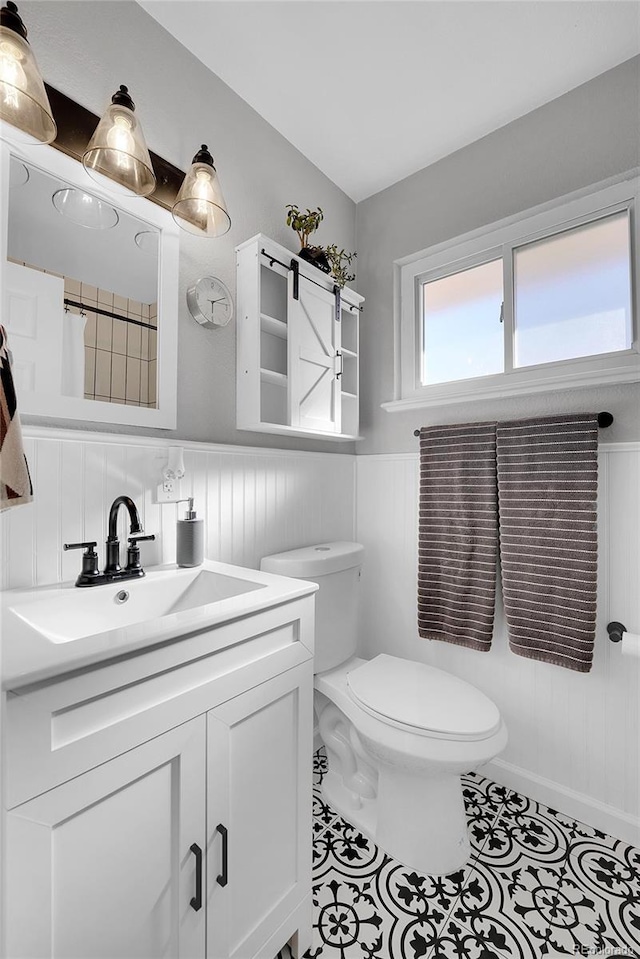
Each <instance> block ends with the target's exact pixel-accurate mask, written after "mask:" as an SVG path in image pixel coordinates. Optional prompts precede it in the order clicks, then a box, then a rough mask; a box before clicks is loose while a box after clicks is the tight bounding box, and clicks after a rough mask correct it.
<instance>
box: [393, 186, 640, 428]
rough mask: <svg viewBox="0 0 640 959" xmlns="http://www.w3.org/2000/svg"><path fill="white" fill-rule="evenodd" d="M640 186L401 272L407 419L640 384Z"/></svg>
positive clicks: (498, 230) (590, 199)
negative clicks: (637, 323) (459, 406)
mask: <svg viewBox="0 0 640 959" xmlns="http://www.w3.org/2000/svg"><path fill="white" fill-rule="evenodd" d="M637 190H638V180H637V179H635V180H625V181H623V182H621V183H617V184H615V185H613V186H610V187H607V188H605V189H603V190H598V191H597V192H592V193H590V194H586V195H585V194H583V195H581V196H577V197H574V198H573V199H569V200H565V201H563V202H562V203H560V204H555V205H554V206H553V207H551V208H550V207H547V208H545V209H540V210H539V211H537V212H530V213H528V214H526V215H523V216H521V217H518V218H512V219H511V220H509V221H503V222H502V223H500V224H496V225H494V226H493V227H491V228H489V229H487V230H483V231H482V232H477V233H475V234H470V235H468V236H467V237H461V238H458V239H457V240H454V241H451V242H449V243H446V244H442V245H440V246H439V247H436V248H434V249H432V250H430V251H426V252H425V253H423V254H419V255H417V256H414V257H408V258H406V259H405V260H402V261H399V262H398V263H396V277H397V278H398V280H399V284H400V289H399V292H400V311H399V316H398V317H397V318H396V320H397V332H398V334H399V335H398V336H397V343H398V345H399V355H398V357H397V363H396V369H397V383H396V394H397V395H396V399H395V400H394V401H393V402H390V403H384V404H383V406H384V407H385V408H386V409H389V410H393V409H407V408H413V407H419V406H426V405H432V404H442V403H446V402H455V401H456V400H463V399H469V398H472V397H473V398H481V397H489V396H513V395H517V394H519V393H530V392H539V391H542V390H545V389H547V390H548V389H559V388H560V389H566V388H567V387H571V386H585V385H592V384H596V383H603V382H630V381H632V380H638V379H640V363H639V360H640V354H639V352H638V345H637V331H636V335H635V336H634V315H635V314H637V309H636V308H635V305H634V300H633V294H632V291H633V289H634V279H633V276H632V263H633V258H632V249H633V248H634V242H635V243H637V235H636V237H635V239H634V231H637V224H636V223H635V221H634V214H635V211H634V197H635V195H636V194H637Z"/></svg>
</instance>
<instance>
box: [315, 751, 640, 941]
mask: <svg viewBox="0 0 640 959" xmlns="http://www.w3.org/2000/svg"><path fill="white" fill-rule="evenodd" d="M325 769H326V756H325V755H324V754H323V751H322V750H321V751H320V752H319V753H317V754H316V756H315V763H314V841H313V863H314V876H313V899H314V906H315V913H314V930H313V932H314V940H313V945H312V948H311V949H310V950H309V952H307V953H306V957H305V959H353V957H358V959H422V957H425V959H507V957H509V959H542V957H559V956H597V955H600V956H609V957H614V956H616V957H619V956H633V957H636V959H640V849H634V848H633V847H632V846H628V845H627V844H625V843H624V842H621V841H619V840H617V839H613V838H611V837H610V836H606V835H605V834H604V833H601V832H599V831H598V830H596V829H593V828H591V827H590V826H586V825H584V824H582V823H579V822H575V821H573V820H571V819H568V818H567V817H565V816H563V815H562V814H560V813H558V812H555V811H554V810H553V809H548V808H546V807H545V806H541V805H540V804H538V803H536V802H533V800H531V799H527V798H526V797H525V796H521V795H519V794H518V793H516V792H513V791H511V790H508V789H505V788H504V787H502V786H498V785H497V784H496V783H493V782H490V781H489V780H487V779H483V778H482V777H480V776H477V775H473V774H472V775H470V776H467V777H465V779H464V798H465V804H466V809H467V816H468V819H469V831H470V836H471V843H472V857H471V860H470V862H469V863H468V864H467V866H466V867H465V868H464V869H463V870H460V871H459V872H457V873H453V874H452V875H450V876H446V877H443V878H439V879H433V878H428V877H424V876H420V875H418V874H417V873H415V872H413V871H412V870H410V869H407V868H406V867H404V866H402V865H400V863H398V862H395V861H394V860H392V859H390V858H389V856H387V855H386V854H385V853H383V852H382V851H381V850H380V849H378V848H377V847H376V846H374V845H373V843H371V842H370V841H369V840H368V839H366V838H365V837H364V836H362V835H360V834H359V833H358V832H357V831H356V830H355V829H354V828H353V827H352V826H350V825H349V824H348V823H346V822H345V821H344V820H343V819H341V818H340V816H338V815H337V813H335V812H334V811H333V810H332V809H331V808H329V806H327V805H326V803H325V802H324V800H323V798H322V794H321V790H320V784H321V782H322V777H323V775H324V772H325Z"/></svg>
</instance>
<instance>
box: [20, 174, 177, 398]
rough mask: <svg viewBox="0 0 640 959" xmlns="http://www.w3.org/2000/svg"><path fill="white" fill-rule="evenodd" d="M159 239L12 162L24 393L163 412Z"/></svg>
mask: <svg viewBox="0 0 640 959" xmlns="http://www.w3.org/2000/svg"><path fill="white" fill-rule="evenodd" d="M159 237H160V232H159V230H157V229H156V228H154V227H153V226H151V225H150V224H149V223H147V222H146V221H144V220H141V219H137V218H136V217H133V216H131V215H130V214H129V213H126V212H124V211H122V210H119V209H116V208H115V207H114V206H111V205H110V204H109V202H107V201H105V200H103V199H99V198H98V197H96V196H92V195H91V194H90V193H87V192H85V191H84V190H82V189H79V188H78V187H74V186H71V185H69V184H68V183H64V182H62V181H61V180H59V179H58V178H56V177H53V176H51V175H50V174H48V173H44V172H43V171H41V170H39V169H37V168H36V167H33V166H31V165H29V164H25V163H24V162H23V161H22V160H19V159H17V158H15V157H12V160H11V179H10V194H9V230H8V247H7V251H8V252H7V260H8V263H7V264H6V282H7V290H8V294H9V295H8V316H7V322H6V323H5V325H6V327H7V329H8V331H9V336H10V344H11V350H12V353H13V373H14V379H15V383H16V389H17V391H18V392H21V391H23V390H25V391H29V392H35V393H37V394H40V395H41V396H47V395H48V396H68V397H76V398H79V399H81V398H83V397H84V399H86V400H95V401H100V402H103V403H115V404H121V405H126V406H138V407H146V408H149V409H156V408H157V405H158V404H157V395H158V392H157V331H158V310H157V304H158V279H159V277H158V249H159Z"/></svg>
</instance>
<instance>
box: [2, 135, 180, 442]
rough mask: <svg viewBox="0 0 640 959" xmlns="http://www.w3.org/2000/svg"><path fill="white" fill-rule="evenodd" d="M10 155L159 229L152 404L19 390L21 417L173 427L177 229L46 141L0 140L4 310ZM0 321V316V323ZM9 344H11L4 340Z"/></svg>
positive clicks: (155, 209) (151, 206)
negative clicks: (113, 190)
mask: <svg viewBox="0 0 640 959" xmlns="http://www.w3.org/2000/svg"><path fill="white" fill-rule="evenodd" d="M12 156H13V157H16V158H17V159H19V160H22V161H24V162H25V163H26V164H28V165H29V166H32V167H36V168H37V169H39V170H41V171H42V172H44V173H47V174H49V175H50V176H53V177H58V178H59V179H60V180H63V181H64V182H65V183H68V184H69V185H70V186H75V187H78V188H79V189H81V190H85V191H86V192H87V193H91V194H93V195H95V196H97V197H99V198H100V199H103V200H105V201H106V202H108V203H109V204H110V205H111V206H114V207H116V208H119V209H121V210H123V211H124V212H125V213H128V214H130V215H131V216H133V217H136V218H137V219H139V220H141V221H143V222H146V223H148V224H149V225H151V226H152V227H154V228H155V229H157V230H159V231H160V245H159V255H158V365H157V377H158V382H157V403H158V406H157V409H148V408H143V407H139V406H126V405H123V404H118V403H103V402H101V401H100V400H85V399H80V398H79V397H73V396H64V395H59V396H50V395H48V394H43V393H36V392H27V391H23V392H22V393H21V394H20V395H19V396H18V411H19V413H20V415H21V416H25V417H26V416H29V417H38V418H45V419H65V420H79V421H81V422H84V423H87V422H89V423H111V424H113V425H118V426H120V425H122V426H142V427H147V428H153V429H166V430H173V429H175V428H176V421H177V413H176V406H177V376H178V286H179V255H180V236H179V234H180V231H179V228H178V226H177V224H176V223H175V221H174V220H173V217H172V216H171V214H170V213H169V212H168V211H167V210H164V209H162V208H161V207H159V206H158V205H157V204H155V203H149V202H145V199H144V198H143V197H128V196H121V195H119V194H116V193H111V192H110V191H109V190H108V188H106V187H102V185H99V184H97V183H95V182H94V181H93V180H91V179H90V177H89V176H88V174H87V173H86V172H85V170H84V168H83V166H82V164H81V163H78V161H77V160H74V159H73V158H72V157H69V156H66V155H65V154H63V153H60V151H58V150H56V149H54V148H53V147H51V146H42V145H24V146H23V145H20V146H18V145H16V144H13V143H11V144H9V143H7V142H4V141H0V294H1V299H0V305H1V309H2V312H1V314H0V317H1V316H7V315H8V313H7V311H8V291H7V269H6V263H7V250H8V240H9V169H10V162H11V157H12ZM1 322H2V320H1V319H0V323H1ZM9 348H11V343H9Z"/></svg>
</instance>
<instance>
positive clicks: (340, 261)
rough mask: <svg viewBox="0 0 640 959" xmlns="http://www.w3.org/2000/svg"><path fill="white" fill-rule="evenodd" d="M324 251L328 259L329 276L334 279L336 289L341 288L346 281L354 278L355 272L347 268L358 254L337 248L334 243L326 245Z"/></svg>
mask: <svg viewBox="0 0 640 959" xmlns="http://www.w3.org/2000/svg"><path fill="white" fill-rule="evenodd" d="M324 252H325V253H326V255H327V259H328V261H329V265H330V268H331V276H332V277H333V278H334V280H335V281H336V286H337V287H338V289H340V290H341V289H343V287H345V286H346V285H347V283H349V282H350V281H351V280H355V278H356V275H355V273H349V272H348V268H349V267H350V266H351V263H352V262H353V260H354V259H355V258H356V256H357V255H358V254H357V253H347V252H346V250H339V249H338V247H337V246H336V244H335V243H332V244H331V245H330V246H326V247H325V249H324Z"/></svg>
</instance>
